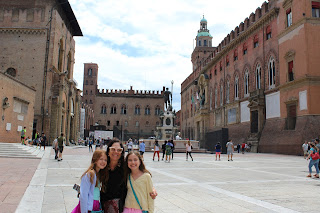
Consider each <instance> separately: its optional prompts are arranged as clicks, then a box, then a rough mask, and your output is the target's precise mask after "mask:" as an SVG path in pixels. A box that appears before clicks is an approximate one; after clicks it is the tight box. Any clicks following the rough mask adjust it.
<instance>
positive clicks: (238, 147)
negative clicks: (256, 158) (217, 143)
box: [237, 143, 241, 153]
mask: <svg viewBox="0 0 320 213" xmlns="http://www.w3.org/2000/svg"><path fill="white" fill-rule="evenodd" d="M240 149H241V146H240V143H238V145H237V151H238V153H240Z"/></svg>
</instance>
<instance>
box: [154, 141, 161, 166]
mask: <svg viewBox="0 0 320 213" xmlns="http://www.w3.org/2000/svg"><path fill="white" fill-rule="evenodd" d="M159 152H160V145H159V143H158V140H156V141H155V142H154V146H153V161H154V156H155V155H156V154H157V155H158V161H159V160H160V155H159Z"/></svg>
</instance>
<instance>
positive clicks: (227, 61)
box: [226, 55, 229, 66]
mask: <svg viewBox="0 0 320 213" xmlns="http://www.w3.org/2000/svg"><path fill="white" fill-rule="evenodd" d="M226 64H227V66H229V55H227V58H226Z"/></svg>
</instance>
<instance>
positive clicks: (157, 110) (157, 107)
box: [155, 105, 160, 115]
mask: <svg viewBox="0 0 320 213" xmlns="http://www.w3.org/2000/svg"><path fill="white" fill-rule="evenodd" d="M155 115H160V106H158V105H157V106H156V108H155Z"/></svg>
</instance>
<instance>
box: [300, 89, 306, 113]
mask: <svg viewBox="0 0 320 213" xmlns="http://www.w3.org/2000/svg"><path fill="white" fill-rule="evenodd" d="M299 105H300V110H307V109H308V102H307V90H304V91H301V92H299Z"/></svg>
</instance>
